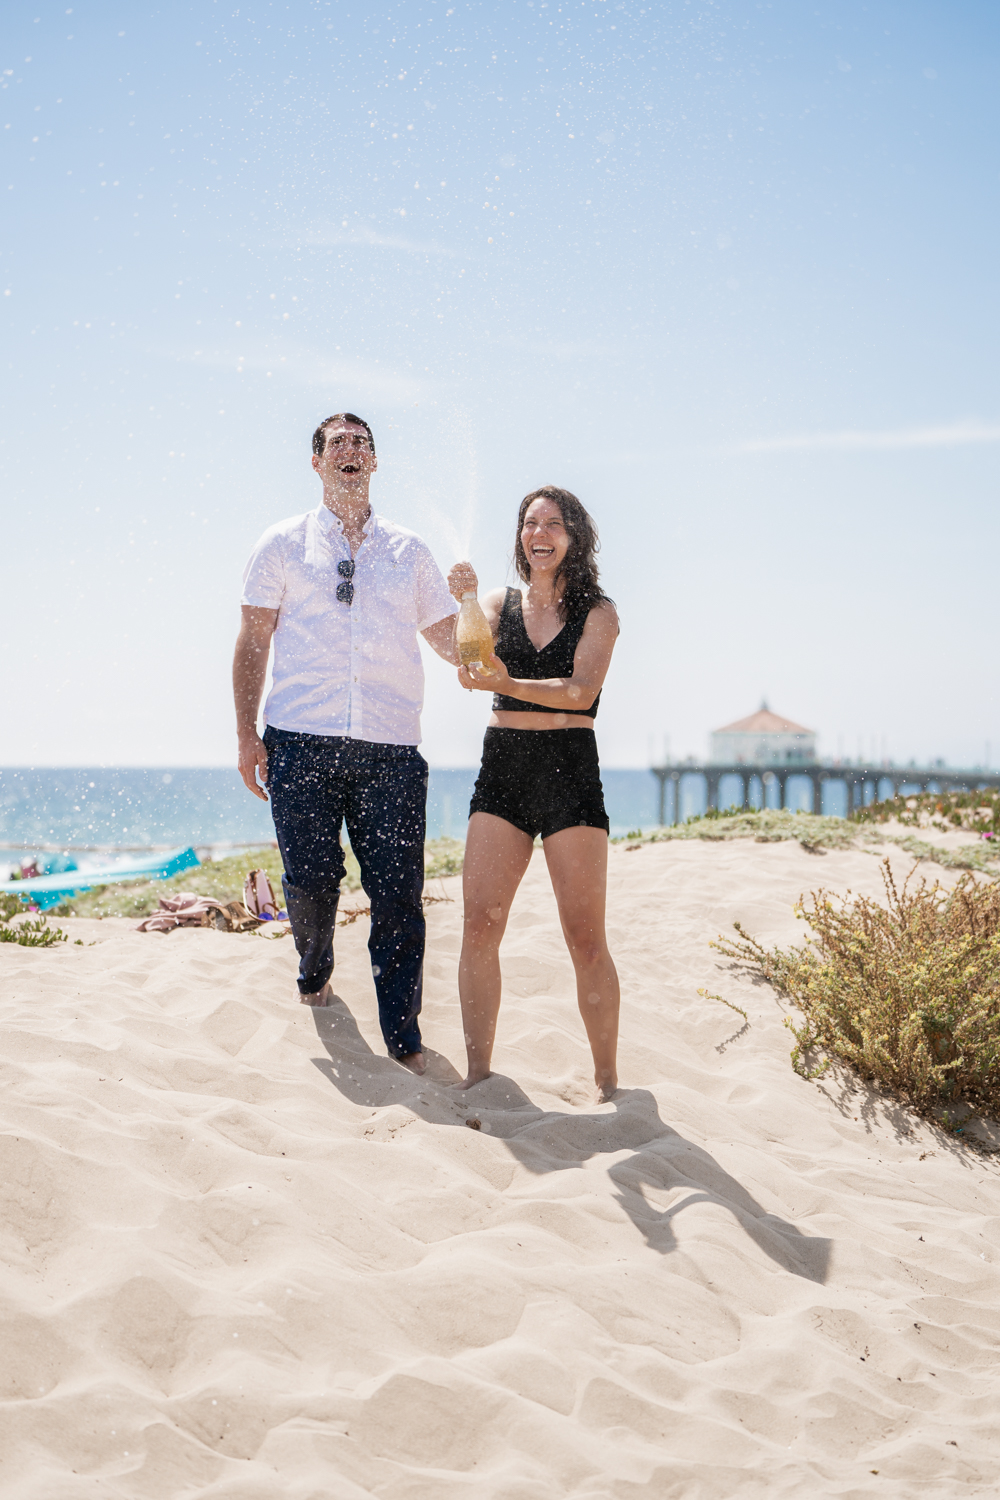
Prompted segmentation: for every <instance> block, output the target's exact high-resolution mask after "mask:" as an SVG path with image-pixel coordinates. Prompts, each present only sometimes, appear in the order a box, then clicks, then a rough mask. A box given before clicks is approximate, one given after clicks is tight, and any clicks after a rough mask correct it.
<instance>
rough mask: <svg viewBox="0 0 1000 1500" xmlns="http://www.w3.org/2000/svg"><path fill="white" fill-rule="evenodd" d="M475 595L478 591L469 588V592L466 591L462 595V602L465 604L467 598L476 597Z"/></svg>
mask: <svg viewBox="0 0 1000 1500" xmlns="http://www.w3.org/2000/svg"><path fill="white" fill-rule="evenodd" d="M475 597H476V591H475V589H469V590H468V592H467V593H465V594H463V595H462V603H463V604H464V603H465V601H466V600H467V599H474V598H475Z"/></svg>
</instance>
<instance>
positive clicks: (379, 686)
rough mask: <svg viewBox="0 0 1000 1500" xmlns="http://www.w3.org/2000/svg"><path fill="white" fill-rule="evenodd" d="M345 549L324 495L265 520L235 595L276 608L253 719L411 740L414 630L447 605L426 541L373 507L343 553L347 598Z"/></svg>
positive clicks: (416, 674)
mask: <svg viewBox="0 0 1000 1500" xmlns="http://www.w3.org/2000/svg"><path fill="white" fill-rule="evenodd" d="M350 555H351V549H350V545H349V543H348V541H347V538H346V537H345V535H344V528H343V525H342V523H341V521H340V518H339V516H335V515H334V514H333V512H332V511H331V510H329V509H328V508H327V507H326V506H325V505H322V504H320V505H319V506H317V508H316V509H315V510H311V511H308V512H307V513H306V514H305V515H304V516H292V517H291V518H290V519H289V520H287V521H279V522H278V524H277V525H276V526H272V527H270V529H269V530H267V531H265V533H264V535H263V536H262V537H261V539H260V541H259V542H258V543H257V545H256V547H255V548H254V549H253V552H252V553H251V555H250V560H249V562H248V563H247V565H246V568H245V570H244V573H243V601H242V602H243V603H244V604H249V605H253V606H255V607H257V608H258V609H276V610H277V611H278V622H277V625H276V626H275V631H274V671H273V685H272V688H271V691H270V692H269V693H268V695H267V702H266V703H265V705H264V721H265V723H267V724H270V725H273V726H274V728H275V729H290V730H297V731H298V732H300V733H304V734H322V735H346V736H349V737H350V738H351V739H358V740H371V741H374V742H375V743H377V744H383V745H417V744H419V743H420V710H421V708H422V707H423V701H424V669H423V662H422V661H421V658H420V647H419V645H418V643H417V632H418V631H420V630H425V629H426V628H427V626H428V625H433V624H434V623H435V622H436V621H438V620H443V619H444V618H445V617H446V616H448V615H454V614H457V613H458V605H457V604H456V603H455V600H454V599H453V598H452V596H451V594H450V593H449V591H448V585H447V584H446V583H445V580H444V578H443V576H442V574H441V570H440V569H439V568H438V566H437V564H436V563H435V561H434V559H433V557H432V556H431V552H430V548H429V547H428V546H427V544H426V542H424V541H422V540H421V538H420V537H418V536H417V535H416V534H415V533H414V532H412V531H407V530H406V529H405V527H402V526H396V525H394V524H393V522H392V521H387V520H386V519H385V517H384V516H378V515H376V514H375V512H374V511H372V513H371V515H370V517H369V518H368V520H367V521H366V522H365V526H364V533H363V540H362V543H361V546H360V547H359V548H358V551H357V555H356V556H355V559H354V576H353V578H352V579H351V582H352V583H353V585H354V598H353V601H352V602H351V603H350V604H345V603H342V602H341V601H340V600H339V599H338V598H337V586H338V584H341V583H343V582H344V579H343V577H342V576H341V575H340V574H339V573H338V572H337V564H338V563H339V562H340V561H341V559H347V558H349V557H350Z"/></svg>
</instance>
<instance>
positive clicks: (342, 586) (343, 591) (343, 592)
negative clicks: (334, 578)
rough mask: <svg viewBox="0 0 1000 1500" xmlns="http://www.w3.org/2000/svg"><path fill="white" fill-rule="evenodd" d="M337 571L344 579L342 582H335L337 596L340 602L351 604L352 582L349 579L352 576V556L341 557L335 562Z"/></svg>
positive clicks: (352, 596)
mask: <svg viewBox="0 0 1000 1500" xmlns="http://www.w3.org/2000/svg"><path fill="white" fill-rule="evenodd" d="M337 572H338V573H339V574H340V576H341V578H342V579H343V580H344V582H343V583H338V584H337V598H338V599H339V600H340V602H341V604H353V603H354V584H353V583H352V582H351V579H352V578H353V577H354V558H353V557H343V558H341V560H340V562H339V563H338V564H337Z"/></svg>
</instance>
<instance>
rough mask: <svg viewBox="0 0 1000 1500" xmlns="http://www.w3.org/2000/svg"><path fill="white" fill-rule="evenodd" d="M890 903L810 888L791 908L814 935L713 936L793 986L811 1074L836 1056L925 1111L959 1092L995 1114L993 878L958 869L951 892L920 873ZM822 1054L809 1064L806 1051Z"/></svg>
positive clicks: (998, 961) (999, 1105)
mask: <svg viewBox="0 0 1000 1500" xmlns="http://www.w3.org/2000/svg"><path fill="white" fill-rule="evenodd" d="M882 877H883V880H884V882H885V895H886V904H885V905H884V906H882V905H880V904H879V903H878V902H876V901H872V900H869V899H868V898H867V897H865V896H852V895H851V894H850V892H849V893H848V895H847V896H846V897H843V898H841V897H837V896H834V895H832V894H831V893H830V892H828V891H823V890H820V891H815V892H813V893H812V895H811V897H810V901H809V903H808V904H807V903H806V902H805V900H804V899H803V900H802V901H800V903H799V905H798V906H797V907H796V914H797V915H798V916H799V917H800V918H802V919H803V920H804V921H806V922H807V923H808V925H809V926H810V928H811V929H812V935H811V939H810V941H809V943H807V944H805V945H803V946H802V947H800V948H792V949H789V950H788V951H784V950H782V949H780V948H775V949H773V950H768V949H766V948H764V947H763V946H762V944H760V943H759V942H757V941H756V939H754V938H752V937H749V936H748V935H747V934H746V933H745V932H744V931H743V929H742V927H741V926H740V924H739V923H738V922H737V923H736V924H735V926H736V930H737V932H738V933H739V938H738V940H736V941H732V940H726V939H723V938H720V939H719V941H718V942H717V943H713V944H712V946H713V947H714V948H717V949H718V950H719V951H720V952H721V953H723V954H724V955H725V956H726V957H728V958H732V959H735V960H736V961H737V962H739V963H742V964H747V965H749V966H750V967H752V968H754V969H756V970H757V971H758V972H759V973H760V974H762V975H763V976H764V978H765V979H767V980H768V981H769V982H770V983H771V984H773V985H774V987H775V989H777V990H778V991H779V993H781V994H783V995H786V996H788V998H789V999H791V1000H792V1001H793V1002H794V1003H795V1004H796V1005H797V1006H798V1008H799V1009H800V1010H801V1011H802V1013H803V1015H804V1017H805V1020H804V1022H803V1024H802V1025H801V1026H796V1025H795V1023H794V1022H793V1021H792V1020H791V1018H789V1019H788V1020H786V1023H785V1024H786V1025H787V1026H789V1027H790V1029H791V1031H792V1033H793V1035H794V1037H795V1047H794V1049H793V1051H792V1064H793V1066H794V1068H795V1069H796V1071H797V1072H798V1073H800V1074H802V1076H803V1077H806V1078H816V1077H818V1076H819V1075H820V1074H821V1073H822V1072H824V1071H825V1070H826V1069H827V1068H828V1067H829V1066H830V1064H831V1063H832V1062H833V1061H834V1060H836V1061H838V1062H841V1063H845V1064H847V1066H848V1067H850V1068H853V1069H855V1070H856V1071H857V1072H858V1073H859V1074H860V1075H861V1076H862V1077H863V1078H866V1079H874V1080H877V1081H878V1082H879V1083H881V1084H883V1085H885V1086H886V1087H887V1088H889V1089H892V1090H893V1091H894V1092H895V1093H897V1094H898V1095H901V1096H902V1097H904V1098H906V1099H908V1100H909V1101H910V1103H911V1104H913V1105H914V1106H915V1107H916V1108H917V1109H918V1110H920V1111H921V1112H922V1113H928V1112H930V1111H931V1110H933V1109H935V1108H936V1107H939V1106H941V1105H955V1104H958V1103H962V1104H965V1105H967V1106H968V1107H969V1108H972V1109H976V1110H978V1111H982V1112H983V1113H987V1114H990V1115H992V1116H994V1117H996V1116H998V1115H1000V884H997V883H995V882H988V881H980V880H977V879H976V878H975V877H974V876H972V875H965V876H963V877H962V879H961V880H960V881H959V883H958V885H957V886H955V888H954V890H952V891H951V892H950V893H949V892H947V891H944V890H942V888H941V887H940V886H939V885H937V884H934V885H932V886H931V885H928V883H927V881H926V880H921V881H920V882H919V883H918V884H917V885H916V886H915V887H914V888H913V889H912V890H911V889H910V882H909V880H907V882H906V884H905V885H904V886H903V888H902V890H898V889H897V887H896V884H895V882H894V881H893V878H892V872H891V870H890V868H889V862H888V860H886V861H885V863H884V864H883V866H882ZM812 1057H815V1058H816V1059H817V1061H816V1064H815V1065H814V1066H810V1065H809V1064H810V1059H811V1058H812Z"/></svg>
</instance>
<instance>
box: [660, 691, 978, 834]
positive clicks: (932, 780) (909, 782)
mask: <svg viewBox="0 0 1000 1500" xmlns="http://www.w3.org/2000/svg"><path fill="white" fill-rule="evenodd" d="M710 752H711V753H710V755H709V759H708V760H707V761H705V762H703V763H700V764H699V763H698V762H697V761H695V760H688V761H680V762H676V763H674V764H670V763H668V764H666V765H662V766H652V767H651V768H650V769H651V770H652V772H653V775H654V776H655V777H656V778H657V780H658V781H659V783H660V797H659V803H660V806H659V820H660V824H661V826H662V825H663V824H665V823H666V822H667V812H668V804H669V812H670V819H669V821H670V822H672V823H676V822H677V821H678V820H679V818H680V807H681V783H682V781H683V780H684V779H685V778H686V777H689V776H696V777H698V778H701V779H703V781H704V786H705V796H706V805H707V806H708V807H709V808H718V807H719V792H720V787H721V783H722V780H723V778H724V777H727V778H735V780H736V783H738V787H739V790H738V793H737V794H736V795H735V796H734V795H733V793H732V790H731V791H730V794H729V795H728V796H727V797H726V806H727V807H733V808H760V807H765V806H770V807H787V806H788V782H789V781H790V780H791V779H792V778H799V777H802V778H804V779H805V780H806V781H808V782H809V784H810V786H811V788H812V810H813V811H814V812H820V811H822V807H823V785H824V783H825V782H842V783H843V784H844V786H845V788H846V792H847V813H848V815H850V814H851V813H852V812H854V811H856V810H857V809H858V808H861V807H866V806H867V805H868V804H869V803H870V802H874V801H881V800H883V799H885V798H890V797H896V796H898V795H899V794H900V793H901V792H902V791H904V790H905V791H907V792H918V791H920V792H929V791H935V792H952V791H972V790H973V789H975V788H978V787H1000V775H997V773H996V772H991V771H981V770H979V769H977V768H973V769H971V770H955V769H950V768H948V767H946V766H944V765H942V764H941V763H940V762H939V763H938V764H937V765H933V766H917V765H909V766H897V765H893V764H891V763H884V764H882V765H873V764H869V763H864V762H861V761H858V762H856V763H854V764H852V763H851V762H850V761H821V760H819V758H818V756H817V754H816V733H815V731H814V730H811V729H804V728H803V726H802V725H801V724H796V723H794V721H793V720H791V719H785V718H783V717H782V716H781V715H780V714H775V713H772V712H771V710H770V709H769V708H768V707H767V705H766V704H762V705H761V707H760V709H759V710H758V711H757V713H755V714H751V715H750V716H749V717H748V718H746V719H737V720H736V722H735V723H734V724H727V725H726V726H725V728H723V729H717V730H716V731H715V732H714V733H713V734H712V736H711V746H710ZM733 785H734V782H733V781H732V780H731V781H730V788H732V787H733ZM668 792H669V797H668Z"/></svg>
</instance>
